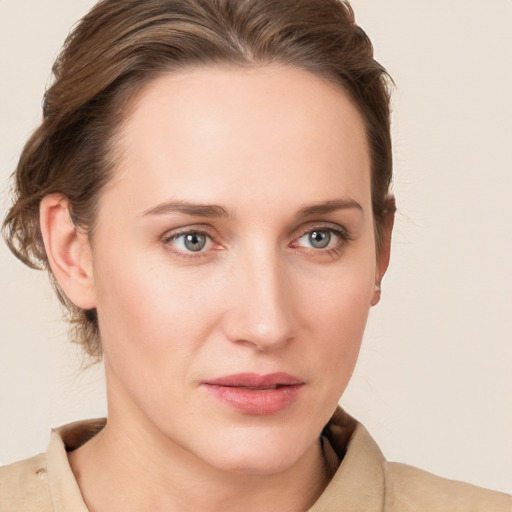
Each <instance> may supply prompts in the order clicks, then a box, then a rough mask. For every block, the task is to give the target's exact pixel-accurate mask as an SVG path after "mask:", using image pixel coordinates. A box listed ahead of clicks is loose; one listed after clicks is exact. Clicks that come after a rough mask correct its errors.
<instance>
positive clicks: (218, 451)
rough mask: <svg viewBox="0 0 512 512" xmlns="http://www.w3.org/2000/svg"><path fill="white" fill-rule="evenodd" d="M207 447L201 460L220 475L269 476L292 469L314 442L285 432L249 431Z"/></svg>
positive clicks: (227, 437) (211, 441)
mask: <svg viewBox="0 0 512 512" xmlns="http://www.w3.org/2000/svg"><path fill="white" fill-rule="evenodd" d="M226 434H227V433H226ZM210 443H211V444H210V445H209V447H208V449H207V450H202V454H203V455H202V458H203V460H205V461H206V462H208V463H209V464H210V465H212V466H215V467H217V468H218V469H221V470H223V471H229V472H235V473H242V474H253V475H269V474H275V473H280V472H283V471H286V470H287V469H288V468H290V467H291V466H293V465H294V464H295V463H296V462H297V461H298V460H299V459H300V458H301V457H302V456H304V454H305V453H306V452H307V451H308V450H309V449H311V448H312V445H313V443H314V439H313V440H311V441H308V440H306V439H303V438H301V439H297V438H296V436H294V435H293V434H291V433H290V432H286V430H285V429H283V430H281V429H278V432H275V431H274V432H272V431H270V432H269V431H268V430H264V431H260V432H258V431H255V430H254V429H250V431H249V432H240V431H238V432H235V433H232V435H229V434H227V435H226V436H222V437H221V438H220V439H210ZM204 454H207V455H206V456H205V455H204Z"/></svg>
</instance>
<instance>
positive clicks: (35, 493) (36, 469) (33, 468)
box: [0, 454, 53, 512]
mask: <svg viewBox="0 0 512 512" xmlns="http://www.w3.org/2000/svg"><path fill="white" fill-rule="evenodd" d="M20 511H23V512H36V511H37V512H47V511H48V512H49V511H53V506H52V500H51V496H50V489H49V487H48V482H47V464H46V454H40V455H36V456H34V457H31V458H30V459H26V460H22V461H20V462H15V463H13V464H9V465H8V466H3V467H1V468H0V512H20Z"/></svg>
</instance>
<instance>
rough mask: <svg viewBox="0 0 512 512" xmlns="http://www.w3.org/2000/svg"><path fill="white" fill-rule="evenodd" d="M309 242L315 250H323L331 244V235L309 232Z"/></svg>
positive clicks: (325, 232)
mask: <svg viewBox="0 0 512 512" xmlns="http://www.w3.org/2000/svg"><path fill="white" fill-rule="evenodd" d="M309 242H310V244H311V247H314V248H315V249H325V248H326V247H327V246H328V245H329V243H330V242H331V233H330V231H311V233H310V234H309Z"/></svg>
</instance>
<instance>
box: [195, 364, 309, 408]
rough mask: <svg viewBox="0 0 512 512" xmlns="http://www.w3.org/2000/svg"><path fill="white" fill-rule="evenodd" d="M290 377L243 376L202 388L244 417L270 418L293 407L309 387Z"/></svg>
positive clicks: (206, 382) (218, 379) (228, 378)
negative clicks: (246, 415) (259, 416)
mask: <svg viewBox="0 0 512 512" xmlns="http://www.w3.org/2000/svg"><path fill="white" fill-rule="evenodd" d="M305 384H306V383H305V382H304V381H303V380H302V379H299V378H297V377H294V376H292V375H289V374H287V373H283V372H281V373H272V374H267V375H258V374H255V373H240V374H236V375H228V376H225V377H220V378H217V379H212V380H207V381H205V382H203V383H202V386H203V387H204V388H205V389H206V390H207V391H208V392H209V394H210V395H211V396H213V397H214V398H216V399H217V400H219V401H220V402H221V403H222V404H223V405H224V406H228V407H230V408H231V409H235V410H237V411H239V412H241V413H244V414H251V415H269V414H275V413H277V412H280V411H282V410H284V409H287V408H288V407H290V406H291V405H293V404H294V403H295V402H296V401H297V399H298V398H299V396H300V393H301V391H302V389H303V388H304V386H305Z"/></svg>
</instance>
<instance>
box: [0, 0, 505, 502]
mask: <svg viewBox="0 0 512 512" xmlns="http://www.w3.org/2000/svg"><path fill="white" fill-rule="evenodd" d="M55 71H56V81H55V83H54V85H53V86H52V87H51V89H50V90H49V91H48V93H47V95H46V98H45V105H44V120H43V123H42V124H41V126H40V128H39V129H38V130H37V131H36V132H35V134H34V135H33V137H32V138H31V139H30V140H29V142H28V143H27V145H26V148H25V150H24V152H23V154H22V156H21V158H20V163H19V165H18V169H17V173H16V187H17V189H16V194H17V195H16V200H15V203H14V206H13V207H12V209H11V210H10V212H9V213H8V216H7V218H6V221H5V225H4V226H5V232H6V238H7V241H8V243H9V244H10V246H11V248H12V250H13V251H14V252H15V254H16V255H17V256H18V257H19V258H20V259H22V260H23V261H25V262H26V263H28V264H31V265H39V266H43V267H45V268H48V270H49V272H50V276H51V278H52V280H53V282H54V284H55V288H56V290H57V293H58V295H59V298H60V299H61V300H62V302H63V304H64V305H65V306H66V307H67V308H68V310H69V311H70V315H71V317H72V321H73V322H74V324H75V331H74V332H75V338H76V339H77V340H78V341H79V342H80V343H81V345H82V346H83V347H84V349H85V350H86V352H87V353H88V354H89V355H91V356H93V357H96V358H99V357H101V356H103V359H104V363H105V371H106V380H107V396H108V418H107V421H106V422H105V421H104V420H100V421H98V420H96V421H88V422H82V423H79V424H73V425H68V426H65V427H62V428H61V429H59V430H57V431H56V432H55V433H54V434H52V439H51V441H50V445H49V448H48V452H47V454H43V455H40V456H37V457H35V458H32V459H29V460H27V461H23V462H21V463H17V464H14V465H11V466H8V467H6V468H3V469H2V473H1V474H0V475H1V479H0V481H1V482H2V483H1V485H2V487H1V488H0V489H1V491H2V492H1V493H0V496H1V498H0V499H1V500H3V502H2V501H0V503H1V506H2V507H3V509H2V510H4V509H5V510H12V509H16V507H17V508H18V509H19V508H20V507H22V508H23V510H32V509H33V510H59V509H62V510H81V511H85V510H90V511H101V510H118V509H119V510H121V509H124V510H139V509H141V508H142V507H145V508H153V509H157V510H158V509H160V510H188V509H194V510H220V509H222V510H240V509H242V508H245V509H248V510H266V511H268V510H274V509H275V510H318V511H320V510H342V509H345V510H381V509H383V508H384V509H386V510H412V509H418V510H446V509H447V508H448V509H450V510H468V509H469V507H470V506H471V507H473V508H474V509H475V510H508V508H509V506H510V500H509V498H508V497H507V496H505V495H502V494H499V493H492V492H490V491H485V490H483V489H479V488H476V487H473V486H469V485H466V484H461V483H454V482H451V481H446V480H443V479H440V478H437V477H433V476H432V475H430V474H427V473H424V472H422V471H420V470H416V469H413V468H410V467H406V466H402V465H396V464H388V463H386V461H385V460H384V458H383V456H382V454H381V453H380V451H379V449H378V448H377V446H376V445H375V443H374V442H373V440H372V439H371V438H370V437H369V435H368V434H367V432H366V431H365V430H364V428H363V427H362V426H361V425H359V424H358V423H357V422H356V421H355V420H353V419H352V418H351V417H350V416H348V415H347V414H345V413H344V412H343V411H342V410H340V409H336V405H337V402H338V400H339V398H340V396H341V394H342V393H343V391H344V389H345V387H346V385H347V383H348V380H349V378H350V376H351V374H352V371H353V368H354V365H355V362H356V359H357V354H358V351H359V346H360V342H361V338H362V335H363V330H364V326H365V323H366V318H367V315H368V311H369V308H370V307H371V306H373V305H375V304H376V303H377V302H378V301H379V299H380V287H381V281H382V279H383V276H384V274H385V271H386V268H387V265H388V261H389V246H390V239H391V229H392V225H393V214H394V200H393V198H392V196H391V195H390V193H389V184H390V180H391V144H390V133H389V105H388V103H389V98H388V89H387V80H386V74H385V71H384V70H383V68H382V67H381V66H380V65H379V64H378V63H377V62H376V61H375V60H374V59H373V57H372V50H371V45H370V42H369V40H368V39H367V37H366V36H365V34H364V33H363V32H362V30H361V29H360V28H359V27H357V26H356V25H355V24H354V21H353V15H352V12H351V10H350V8H349V7H348V5H346V4H342V3H338V2H336V1H333V0H322V1H321V2H320V1H318V0H317V1H315V2H295V1H293V2H292V1H290V2H286V1H283V0H280V1H279V2H277V1H276V2H261V1H248V2H240V1H227V0H218V1H210V2H200V1H195V0H189V1H178V2H170V1H162V0H159V1H157V0H154V1H145V2H139V1H125V2H122V3H120V2H114V1H112V0H106V1H103V2H100V3H99V4H98V5H97V6H96V7H95V8H94V9H93V10H92V11H91V12H90V13H89V14H88V15H87V16H86V17H85V18H84V19H83V20H82V22H81V23H80V24H79V25H78V27H77V28H76V29H75V31H74V32H73V34H72V35H71V36H70V38H69V39H68V42H67V44H66V46H65V49H64V51H63V53H62V54H61V56H60V57H59V59H58V62H57V66H56V68H55Z"/></svg>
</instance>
